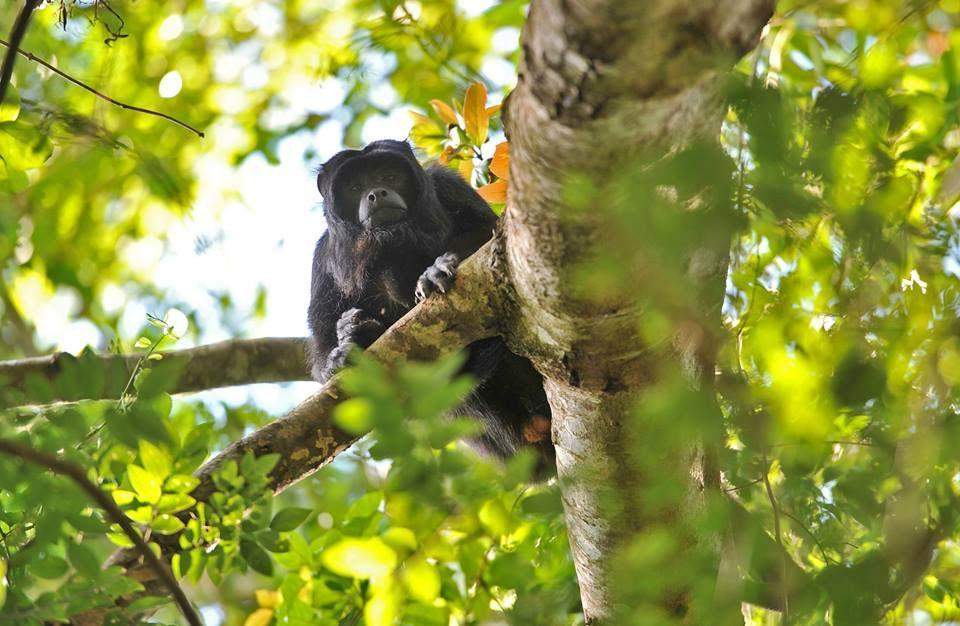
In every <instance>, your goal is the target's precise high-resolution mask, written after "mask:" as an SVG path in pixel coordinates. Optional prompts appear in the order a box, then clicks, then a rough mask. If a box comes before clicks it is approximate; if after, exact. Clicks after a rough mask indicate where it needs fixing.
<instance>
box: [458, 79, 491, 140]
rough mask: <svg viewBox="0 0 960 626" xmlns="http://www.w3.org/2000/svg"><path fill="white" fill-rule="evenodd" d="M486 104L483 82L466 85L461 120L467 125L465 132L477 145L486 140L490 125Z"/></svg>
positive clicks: (485, 91)
mask: <svg viewBox="0 0 960 626" xmlns="http://www.w3.org/2000/svg"><path fill="white" fill-rule="evenodd" d="M486 106H487V88H486V87H485V86H484V85H483V83H479V82H478V83H473V84H472V85H470V86H469V87H467V94H466V96H465V97H464V99H463V121H464V123H465V124H466V126H467V134H468V135H470V138H471V139H473V140H474V141H475V142H476V144H477V145H478V146H479V145H481V144H483V142H484V141H486V140H487V130H488V129H489V127H490V117H489V116H488V115H487V108H486Z"/></svg>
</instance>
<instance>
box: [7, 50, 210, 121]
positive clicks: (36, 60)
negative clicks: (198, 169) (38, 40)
mask: <svg viewBox="0 0 960 626" xmlns="http://www.w3.org/2000/svg"><path fill="white" fill-rule="evenodd" d="M11 39H12V38H11ZM0 45H3V46H5V47H6V48H7V58H9V57H11V56H12V55H13V52H14V51H16V52H19V53H20V54H21V55H22V56H23V57H24V58H26V59H29V60H31V61H33V62H34V63H38V64H40V65H42V66H43V67H45V68H47V69H48V70H50V71H51V72H53V73H54V74H56V75H57V76H60V77H61V78H64V79H66V80H67V81H69V82H71V83H73V84H74V85H76V86H77V87H81V88H83V89H86V90H87V91H89V92H90V93H92V94H93V95H95V96H97V97H98V98H101V99H103V100H106V101H107V102H109V103H110V104H113V105H116V106H118V107H120V108H121V109H126V110H128V111H136V112H138V113H145V114H147V115H155V116H156V117H162V118H163V119H165V120H167V121H170V122H173V123H174V124H176V125H177V126H180V127H182V128H186V129H187V130H189V131H190V132H193V133H196V135H197V136H198V137H201V138H202V137H203V136H204V135H203V131H200V130H197V129H196V128H194V127H193V126H191V125H190V124H187V123H186V122H183V121H181V120H178V119H177V118H175V117H173V116H171V115H167V114H166V113H161V112H160V111H153V110H151V109H145V108H143V107H138V106H134V105H132V104H126V103H124V102H120V101H119V100H115V99H114V98H111V97H110V96H108V95H106V94H105V93H103V92H100V91H97V90H96V89H94V88H93V87H91V86H90V85H88V84H86V83H84V82H82V81H80V80H77V79H76V78H74V77H73V76H71V75H69V74H67V73H66V72H64V71H62V70H59V69H57V68H56V67H54V66H53V65H51V64H50V63H48V62H46V61H44V60H43V59H41V58H40V57H38V56H36V55H35V54H33V53H32V52H27V51H26V50H21V49H20V48H18V47H16V46H14V45H13V44H12V43H8V42H6V41H4V40H3V39H0ZM2 94H3V92H2V90H0V100H2Z"/></svg>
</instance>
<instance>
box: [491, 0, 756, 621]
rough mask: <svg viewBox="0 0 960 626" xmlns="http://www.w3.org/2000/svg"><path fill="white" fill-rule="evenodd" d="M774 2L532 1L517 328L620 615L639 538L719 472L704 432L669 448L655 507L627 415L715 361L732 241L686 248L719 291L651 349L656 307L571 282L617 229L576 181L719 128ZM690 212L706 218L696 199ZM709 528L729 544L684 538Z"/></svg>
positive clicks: (516, 186) (596, 590) (679, 598)
mask: <svg viewBox="0 0 960 626" xmlns="http://www.w3.org/2000/svg"><path fill="white" fill-rule="evenodd" d="M772 9H773V2H772V0H745V1H732V0H686V1H676V0H659V1H651V2H623V1H617V0H578V1H574V0H541V1H535V2H533V3H532V4H531V7H530V14H529V16H528V19H527V22H526V24H525V27H524V31H523V35H522V38H521V41H522V46H523V56H522V60H521V65H520V72H519V83H518V85H517V88H516V89H515V90H514V91H513V93H511V95H510V98H509V103H508V105H507V107H506V128H507V133H508V137H509V139H510V152H511V162H510V192H509V197H508V209H507V212H506V218H505V232H506V260H507V272H508V276H509V280H510V283H511V284H512V285H513V287H514V290H515V301H514V306H513V309H512V311H513V313H514V318H513V319H512V320H511V324H510V326H509V328H510V331H509V332H508V333H507V339H508V342H509V343H510V345H511V346H512V348H513V349H514V350H515V351H517V352H518V353H520V354H523V355H524V356H528V357H529V358H531V359H532V360H533V362H534V364H535V365H536V366H537V368H538V369H539V370H540V371H541V373H543V374H544V375H545V376H546V378H547V391H548V397H549V400H550V405H551V409H552V413H553V433H554V438H555V443H556V445H557V465H558V473H559V476H560V480H561V486H562V490H563V501H564V507H565V512H566V519H567V525H568V530H569V534H570V543H571V549H572V551H573V556H574V562H575V565H576V570H577V576H578V578H579V582H580V588H581V596H582V599H583V609H584V615H585V618H586V620H587V622H588V623H591V622H600V621H603V620H607V619H609V618H611V617H612V616H613V614H614V609H613V598H614V587H613V584H612V583H613V581H612V580H611V572H612V568H613V567H614V563H615V562H616V557H617V555H618V551H619V550H621V549H623V548H624V547H625V544H626V542H627V540H628V539H629V538H630V537H632V536H635V535H636V534H637V533H638V532H642V531H643V530H644V529H645V528H647V527H649V525H650V524H651V523H656V522H661V523H662V522H667V523H669V522H671V521H680V522H682V521H683V519H684V518H685V516H687V515H689V514H690V513H691V511H692V510H696V509H697V508H699V507H702V506H703V504H704V497H705V492H706V491H707V490H708V488H710V487H713V486H715V485H716V482H717V472H716V469H715V468H713V467H710V466H709V463H707V460H708V459H709V455H708V454H705V453H704V452H703V451H702V450H701V449H700V446H699V442H697V441H691V442H690V444H689V446H687V448H686V450H684V449H682V446H681V447H680V448H679V449H672V450H671V455H670V456H671V457H672V458H671V459H670V460H671V461H672V463H671V464H670V465H671V466H672V469H671V471H672V475H673V478H674V479H675V480H676V484H677V485H678V490H680V491H682V492H683V494H682V495H680V497H679V498H678V501H679V502H681V503H682V504H680V505H678V506H676V507H674V508H673V509H672V510H663V509H661V510H651V508H650V507H645V506H644V503H643V502H641V501H640V498H641V494H642V493H643V484H644V475H643V473H642V472H641V471H639V470H640V469H641V468H639V467H637V464H636V462H635V461H634V460H633V459H632V458H631V451H630V446H629V445H627V444H626V443H625V441H626V436H627V434H628V433H627V432H626V430H625V429H626V426H627V423H628V421H629V420H630V419H631V415H632V414H633V409H634V407H635V404H636V402H637V400H638V398H640V396H641V394H642V392H643V391H644V390H645V389H647V388H649V387H650V385H651V384H652V383H654V382H656V381H657V379H658V378H659V376H660V374H659V373H658V372H659V371H660V370H662V369H663V365H662V363H663V362H664V361H667V362H669V361H673V362H676V363H677V365H678V366H679V367H681V368H682V369H684V370H685V371H687V372H688V374H690V375H691V376H693V377H695V378H700V379H702V378H704V376H703V375H702V374H704V373H707V374H709V373H711V372H712V371H713V362H712V359H713V348H712V345H711V342H712V337H715V336H716V334H715V332H714V331H715V329H716V328H717V324H718V322H719V306H720V304H721V301H722V294H723V285H724V277H725V272H726V255H727V250H726V249H725V248H720V247H715V248H701V249H691V250H678V251H677V252H678V254H683V255H686V258H687V259H688V260H689V268H690V269H689V272H688V279H689V284H688V285H686V286H685V288H687V289H691V290H698V292H703V293H704V297H702V298H700V301H701V302H703V303H704V308H703V309H701V310H691V311H689V312H687V313H686V315H685V317H688V318H689V322H686V321H685V320H680V322H679V323H678V324H677V325H678V327H680V328H681V329H684V328H686V331H684V330H681V332H680V333H679V335H680V336H678V337H677V338H676V341H675V342H674V344H675V346H674V347H675V348H676V349H674V350H663V349H651V347H650V346H645V345H644V341H643V339H642V338H641V337H640V336H639V333H638V328H640V324H639V321H640V317H641V316H642V312H641V311H640V310H638V307H637V304H636V302H635V301H634V300H632V299H631V297H629V296H627V295H624V297H623V298H617V297H616V296H614V297H612V298H609V297H608V298H605V299H604V300H602V301H597V300H591V299H588V298H584V297H583V296H582V295H580V292H578V291H577V288H576V285H575V284H574V282H573V281H571V280H570V278H569V277H570V274H571V271H572V270H573V269H574V268H575V267H576V266H577V265H578V264H579V263H581V262H583V261H585V260H587V259H589V258H590V256H591V254H592V253H593V251H594V250H596V247H597V246H599V245H602V243H603V241H604V238H605V237H606V236H609V233H608V232H606V231H605V230H604V225H603V223H602V220H601V219H600V218H597V217H595V216H597V215H601V216H602V215H603V212H602V210H601V209H602V207H598V210H596V211H591V210H587V211H583V210H580V211H577V210H575V207H572V206H570V205H569V203H568V202H567V201H566V200H565V196H564V187H563V185H564V183H565V182H566V180H567V179H568V177H569V176H571V175H572V174H577V175H579V176H582V177H584V178H586V179H588V180H590V181H591V183H593V184H594V185H595V186H596V187H599V188H603V183H604V182H605V181H607V180H609V179H610V177H611V172H615V171H616V170H617V165H618V164H622V163H627V162H630V161H632V160H636V159H637V158H638V157H639V156H640V155H641V154H643V155H653V156H652V157H650V156H648V159H649V158H653V159H655V158H657V156H658V155H664V154H667V153H669V152H672V151H676V150H678V149H680V148H683V147H685V146H687V145H689V144H690V143H691V142H693V141H699V140H703V139H712V138H714V137H716V136H717V135H718V133H719V128H720V122H721V120H722V117H723V115H724V112H725V110H724V107H723V106H722V103H721V101H720V99H719V98H718V97H717V92H718V79H719V77H720V76H721V75H722V73H724V72H725V71H727V70H728V69H729V68H730V67H731V66H732V64H733V63H734V62H735V61H736V60H737V59H739V58H740V57H741V56H742V55H743V54H744V53H745V52H746V51H747V50H749V49H751V48H752V47H753V46H755V44H756V43H757V41H758V38H759V34H760V31H761V29H762V28H763V26H764V24H765V23H766V22H767V20H768V19H769V17H770V15H771V13H772ZM643 210H644V207H637V211H643ZM689 221H690V228H694V229H695V228H697V227H698V216H697V215H696V213H695V212H691V215H690V220H689ZM726 243H727V245H728V244H729V241H727V242H726ZM711 318H712V321H711ZM705 326H706V327H705ZM691 365H692V367H691ZM706 378H709V376H706ZM703 382H704V381H703V380H691V381H690V383H691V384H692V385H694V386H696V385H698V384H703ZM715 419H716V420H719V419H720V415H719V412H717V414H716V416H715ZM632 434H633V436H634V437H637V436H640V437H642V436H643V433H632ZM651 452H652V453H654V454H656V451H655V450H651ZM680 459H682V461H683V462H678V460H680ZM679 528H682V523H681V524H680V525H679ZM679 528H678V532H683V530H679ZM698 539H699V541H700V542H701V543H702V542H703V541H715V542H717V544H719V541H717V539H716V538H689V539H685V540H683V541H684V542H686V541H692V542H696V541H697V540H698ZM669 596H670V597H668V598H665V599H664V604H663V608H665V609H666V610H668V611H670V612H675V613H676V612H680V613H682V612H684V610H685V607H683V606H682V605H683V603H684V599H683V596H684V590H682V589H678V590H676V593H674V594H669Z"/></svg>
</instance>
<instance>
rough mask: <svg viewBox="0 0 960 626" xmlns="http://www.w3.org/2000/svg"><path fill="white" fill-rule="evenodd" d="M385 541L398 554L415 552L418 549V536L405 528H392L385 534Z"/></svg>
mask: <svg viewBox="0 0 960 626" xmlns="http://www.w3.org/2000/svg"><path fill="white" fill-rule="evenodd" d="M383 540H384V541H385V542H386V543H387V545H389V546H390V547H391V548H393V549H394V550H397V551H398V552H413V551H414V550H416V549H417V536H416V535H415V534H413V531H412V530H410V529H409V528H404V527H403V526H392V527H390V528H388V529H387V531H386V532H385V533H383Z"/></svg>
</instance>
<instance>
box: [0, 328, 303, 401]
mask: <svg viewBox="0 0 960 626" xmlns="http://www.w3.org/2000/svg"><path fill="white" fill-rule="evenodd" d="M305 350H306V340H304V339H302V338H300V337H267V338H262V339H233V340H230V341H221V342H219V343H214V344H209V345H206V346H199V347H197V348H188V349H185V350H171V351H169V352H164V353H163V357H164V359H163V360H164V361H165V362H172V363H176V364H178V365H181V366H182V368H183V369H182V370H181V372H180V377H179V379H178V380H177V384H176V387H175V388H174V389H171V390H170V391H171V393H189V392H193V391H201V390H204V389H216V388H218V387H230V386H233V385H250V384H254V383H278V382H288V381H295V380H310V376H309V373H308V371H307V365H306V362H307V361H306V352H305ZM82 358H84V359H85V358H94V359H96V361H97V367H99V368H101V369H102V370H103V372H104V373H105V374H106V379H105V382H104V386H103V389H102V390H101V391H100V392H99V393H98V392H97V391H96V390H91V389H89V388H83V389H71V390H68V391H66V392H64V390H61V389H58V387H57V384H56V382H57V378H58V376H60V375H61V374H63V372H64V371H65V370H67V369H69V368H70V367H76V366H78V365H80V366H82V365H83V363H84V361H78V359H77V357H74V356H73V355H70V354H67V353H65V352H61V353H57V354H53V355H49V356H42V357H32V358H27V359H17V360H13V361H0V388H2V389H3V393H2V394H0V409H2V408H8V407H12V406H22V405H26V404H47V403H50V402H56V401H60V400H86V399H107V398H119V397H120V394H121V393H122V391H123V389H124V387H125V386H126V383H127V380H128V379H129V377H130V373H131V372H132V371H133V370H134V368H135V367H136V364H137V362H138V361H139V360H140V358H141V355H138V354H102V355H96V356H95V357H89V356H88V357H82Z"/></svg>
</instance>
